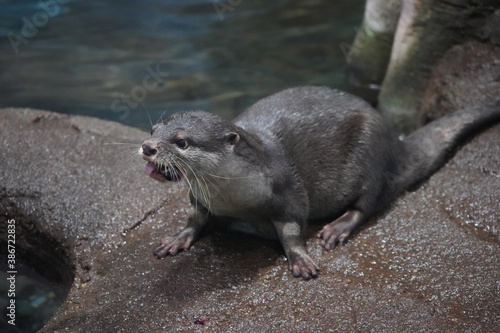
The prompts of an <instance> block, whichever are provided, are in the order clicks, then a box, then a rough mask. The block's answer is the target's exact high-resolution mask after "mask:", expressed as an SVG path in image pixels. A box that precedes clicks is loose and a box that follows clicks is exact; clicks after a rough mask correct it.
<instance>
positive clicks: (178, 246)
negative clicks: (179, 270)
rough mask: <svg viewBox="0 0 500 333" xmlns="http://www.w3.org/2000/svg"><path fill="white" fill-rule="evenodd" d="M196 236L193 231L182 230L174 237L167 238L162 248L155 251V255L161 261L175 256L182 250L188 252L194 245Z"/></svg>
mask: <svg viewBox="0 0 500 333" xmlns="http://www.w3.org/2000/svg"><path fill="white" fill-rule="evenodd" d="M193 240H194V236H193V232H192V231H191V230H186V229H184V230H182V231H181V232H179V233H178V234H177V235H175V236H173V237H166V238H164V239H163V240H162V242H161V244H160V246H158V247H157V248H156V250H155V251H154V255H155V256H156V257H157V258H158V259H160V258H163V257H166V256H167V255H171V256H175V255H176V254H177V253H179V251H180V250H184V251H187V250H189V248H190V247H191V245H192V244H193Z"/></svg>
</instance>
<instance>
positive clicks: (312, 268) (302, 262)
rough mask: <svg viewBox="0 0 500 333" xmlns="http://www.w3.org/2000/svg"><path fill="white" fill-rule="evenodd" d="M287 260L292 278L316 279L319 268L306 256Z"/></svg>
mask: <svg viewBox="0 0 500 333" xmlns="http://www.w3.org/2000/svg"><path fill="white" fill-rule="evenodd" d="M289 260H290V271H292V274H293V276H295V277H302V278H303V279H304V280H309V279H311V278H317V277H318V275H319V267H318V265H316V263H315V262H314V261H313V260H312V259H311V258H310V257H309V256H308V255H302V256H300V257H295V258H293V259H289Z"/></svg>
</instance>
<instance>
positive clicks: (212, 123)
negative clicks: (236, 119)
mask: <svg viewBox="0 0 500 333" xmlns="http://www.w3.org/2000/svg"><path fill="white" fill-rule="evenodd" d="M239 139H240V136H239V135H238V133H236V132H235V126H234V125H233V124H231V123H229V122H227V121H224V120H223V119H221V118H220V117H218V116H216V115H213V114H211V113H208V112H203V111H189V112H180V113H176V114H173V115H172V116H170V117H169V118H167V119H165V120H163V122H161V123H158V124H156V125H154V126H153V128H152V130H151V137H150V138H149V139H146V140H144V142H143V143H142V145H141V148H139V153H140V154H141V155H142V158H143V159H145V160H146V161H148V163H147V164H146V168H145V171H146V173H147V174H148V175H149V176H150V177H152V178H153V179H156V180H158V181H162V182H163V181H180V180H182V179H183V178H184V177H186V178H187V179H188V180H189V179H192V180H196V179H197V178H198V177H200V176H201V177H203V175H204V174H216V173H217V170H218V168H219V164H220V163H221V162H222V161H223V159H224V156H225V155H226V154H229V153H231V152H232V150H233V148H234V146H235V145H236V144H237V143H238V141H239Z"/></svg>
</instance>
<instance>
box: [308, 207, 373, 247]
mask: <svg viewBox="0 0 500 333" xmlns="http://www.w3.org/2000/svg"><path fill="white" fill-rule="evenodd" d="M365 219H366V218H365V214H363V213H362V212H361V211H359V210H348V211H347V212H345V213H344V215H342V216H341V217H339V218H338V219H336V220H335V221H333V222H331V223H329V224H327V225H325V226H324V227H323V229H321V231H320V232H319V233H318V235H317V236H318V238H320V239H321V245H323V247H324V248H325V249H327V250H331V249H333V248H334V247H335V246H337V244H342V245H343V244H345V243H346V242H347V238H349V235H350V234H351V233H352V232H353V231H354V230H355V229H356V228H357V227H358V226H360V225H361V224H363V222H364V221H365Z"/></svg>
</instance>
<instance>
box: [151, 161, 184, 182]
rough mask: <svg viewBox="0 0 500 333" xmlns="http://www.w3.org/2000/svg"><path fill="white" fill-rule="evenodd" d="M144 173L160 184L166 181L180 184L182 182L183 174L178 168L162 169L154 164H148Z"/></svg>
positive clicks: (162, 167) (163, 167)
mask: <svg viewBox="0 0 500 333" xmlns="http://www.w3.org/2000/svg"><path fill="white" fill-rule="evenodd" d="M144 171H145V172H146V174H147V175H148V176H149V177H151V178H153V179H155V180H157V181H160V182H164V181H166V180H168V181H171V182H179V181H181V180H182V172H181V171H180V170H179V169H178V168H176V167H165V166H161V167H160V166H159V165H156V164H155V163H153V162H148V163H147V164H146V167H145V168H144Z"/></svg>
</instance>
